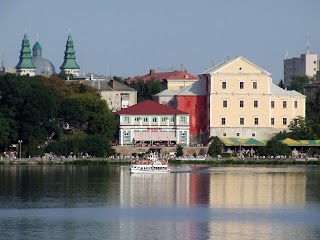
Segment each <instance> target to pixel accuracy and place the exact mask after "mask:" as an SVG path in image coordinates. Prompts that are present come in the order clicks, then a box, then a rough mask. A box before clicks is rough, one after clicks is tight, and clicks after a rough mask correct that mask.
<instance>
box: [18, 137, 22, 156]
mask: <svg viewBox="0 0 320 240" xmlns="http://www.w3.org/2000/svg"><path fill="white" fill-rule="evenodd" d="M22 142H23V141H22V140H18V143H19V151H20V152H19V158H20V159H21V143H22Z"/></svg>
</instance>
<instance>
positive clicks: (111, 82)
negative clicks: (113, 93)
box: [108, 79, 114, 89]
mask: <svg viewBox="0 0 320 240" xmlns="http://www.w3.org/2000/svg"><path fill="white" fill-rule="evenodd" d="M113 84H114V83H113V80H112V79H110V80H109V84H108V85H109V87H111V88H112V89H113Z"/></svg>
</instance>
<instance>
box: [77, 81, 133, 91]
mask: <svg viewBox="0 0 320 240" xmlns="http://www.w3.org/2000/svg"><path fill="white" fill-rule="evenodd" d="M81 83H83V84H85V85H87V86H91V87H94V88H96V89H98V90H99V91H136V90H135V89H133V88H131V87H129V86H127V85H124V84H122V83H120V82H117V81H115V80H83V81H81Z"/></svg>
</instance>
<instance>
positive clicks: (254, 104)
mask: <svg viewBox="0 0 320 240" xmlns="http://www.w3.org/2000/svg"><path fill="white" fill-rule="evenodd" d="M253 107H255V108H257V107H258V100H254V101H253Z"/></svg>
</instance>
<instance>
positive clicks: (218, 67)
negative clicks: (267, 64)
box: [203, 56, 271, 75]
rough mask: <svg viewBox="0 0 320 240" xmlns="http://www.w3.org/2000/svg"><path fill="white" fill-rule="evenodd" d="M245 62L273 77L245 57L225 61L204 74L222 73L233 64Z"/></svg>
mask: <svg viewBox="0 0 320 240" xmlns="http://www.w3.org/2000/svg"><path fill="white" fill-rule="evenodd" d="M239 59H241V60H243V61H245V62H247V63H248V64H250V65H252V66H254V67H255V68H257V69H259V70H260V71H261V72H263V73H265V74H268V75H271V74H270V73H269V72H267V71H266V70H264V69H262V68H260V67H258V66H257V65H255V64H254V63H252V62H250V61H249V60H247V59H245V58H244V57H241V56H240V57H234V58H228V59H226V60H223V61H222V62H220V63H218V64H216V65H214V66H212V67H211V68H209V69H207V70H206V71H204V72H203V74H207V73H216V72H217V71H220V70H221V69H223V68H224V67H226V66H228V65H230V64H232V63H233V62H235V61H237V60H239Z"/></svg>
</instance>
